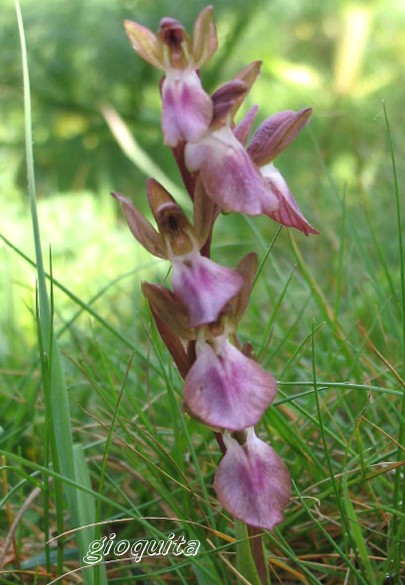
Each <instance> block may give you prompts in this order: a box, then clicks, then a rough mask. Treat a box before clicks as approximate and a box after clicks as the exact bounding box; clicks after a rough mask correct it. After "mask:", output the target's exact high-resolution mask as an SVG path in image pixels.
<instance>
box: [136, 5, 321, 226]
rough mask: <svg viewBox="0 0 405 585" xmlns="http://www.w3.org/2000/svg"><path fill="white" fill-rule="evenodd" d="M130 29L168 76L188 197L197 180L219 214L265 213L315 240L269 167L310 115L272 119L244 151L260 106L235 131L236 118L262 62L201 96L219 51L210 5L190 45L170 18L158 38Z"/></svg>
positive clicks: (142, 51)
mask: <svg viewBox="0 0 405 585" xmlns="http://www.w3.org/2000/svg"><path fill="white" fill-rule="evenodd" d="M125 29H126V32H127V34H128V36H129V39H130V41H131V43H132V46H133V47H134V49H135V51H136V52H137V53H138V54H139V56H140V57H142V58H143V59H145V60H146V61H148V62H149V63H151V64H152V65H153V66H154V67H157V68H158V69H160V70H163V71H164V78H163V81H162V84H161V93H162V104H163V107H162V129H163V134H164V139H165V143H166V144H167V145H168V146H171V147H172V148H173V149H174V151H175V156H176V159H177V162H178V163H179V166H180V169H181V171H182V175H183V179H185V183H186V186H187V187H188V190H189V192H190V194H191V195H192V191H193V190H194V184H195V181H196V177H197V176H198V177H199V178H200V180H201V181H202V183H203V186H204V189H205V191H206V193H207V194H208V196H209V197H210V198H211V199H212V200H213V201H214V203H215V204H216V205H217V207H218V209H219V210H223V211H235V212H240V213H245V214H247V215H253V216H254V215H261V214H265V215H267V216H269V217H271V218H272V219H273V220H275V221H277V222H278V223H281V224H282V225H285V226H288V227H294V228H296V229H298V230H301V231H302V232H303V233H304V234H305V235H308V234H317V233H318V232H317V230H315V229H314V228H313V227H312V226H311V225H310V224H309V223H308V221H307V220H306V219H305V217H304V216H303V215H302V213H301V211H300V210H299V208H298V206H297V203H296V202H295V200H294V198H293V196H292V195H291V193H290V191H289V189H288V187H287V184H286V182H285V181H284V179H283V177H282V176H281V174H280V172H279V171H278V170H277V169H276V167H275V166H274V164H273V162H272V161H273V160H274V158H275V157H276V156H277V155H278V154H280V152H282V151H283V150H284V149H285V148H286V147H287V146H288V145H289V144H290V142H291V141H292V140H293V139H294V138H295V137H296V135H297V134H298V132H299V131H300V130H301V129H302V128H303V126H305V124H306V123H307V122H308V120H309V117H310V115H311V108H305V109H303V110H301V111H299V112H294V111H291V110H287V111H284V112H280V113H278V114H275V115H274V116H271V117H270V118H268V119H267V120H265V121H264V122H263V123H262V124H261V125H260V126H259V127H258V128H257V130H256V132H255V133H254V135H253V137H252V139H251V140H250V142H249V144H248V146H246V143H247V141H248V137H249V134H250V131H251V129H252V125H253V122H254V118H255V115H256V112H257V107H253V108H252V109H251V110H250V111H249V112H248V113H247V115H246V116H245V117H244V118H243V120H242V121H241V122H239V124H238V125H236V124H235V121H234V117H235V114H236V113H237V111H238V109H239V107H240V106H241V104H242V103H243V100H244V99H245V97H246V95H247V94H248V92H249V90H250V88H251V86H252V85H253V83H254V81H255V79H256V78H257V76H258V74H259V72H260V65H261V63H260V62H259V61H256V62H253V63H251V64H250V65H248V66H247V67H245V68H244V69H243V70H242V71H241V72H240V73H239V74H238V75H237V76H236V78H235V79H233V80H232V81H230V82H227V83H225V84H224V85H222V86H221V87H220V88H219V89H217V90H216V91H215V92H214V94H213V95H211V96H209V95H208V94H207V93H206V92H205V91H204V89H203V88H202V85H201V81H200V77H199V73H198V72H199V69H200V68H201V67H202V66H203V65H204V64H205V63H206V62H207V61H208V59H209V58H210V57H211V56H212V55H213V54H214V53H215V51H216V49H217V46H218V41H217V34H216V29H215V25H214V21H213V13H212V7H211V6H208V7H206V8H205V9H204V10H202V12H201V13H200V14H199V15H198V17H197V19H196V21H195V24H194V34H193V39H192V40H191V39H190V36H189V35H188V34H187V32H186V31H185V29H184V27H183V26H182V25H181V24H180V23H179V22H178V21H177V20H174V19H172V18H163V19H162V20H161V22H160V28H159V32H158V34H157V35H155V34H154V33H153V32H151V31H150V30H149V29H147V28H145V27H144V26H142V25H140V24H138V23H136V22H132V21H130V20H127V21H125ZM195 173H198V175H196V174H195ZM190 185H191V186H190Z"/></svg>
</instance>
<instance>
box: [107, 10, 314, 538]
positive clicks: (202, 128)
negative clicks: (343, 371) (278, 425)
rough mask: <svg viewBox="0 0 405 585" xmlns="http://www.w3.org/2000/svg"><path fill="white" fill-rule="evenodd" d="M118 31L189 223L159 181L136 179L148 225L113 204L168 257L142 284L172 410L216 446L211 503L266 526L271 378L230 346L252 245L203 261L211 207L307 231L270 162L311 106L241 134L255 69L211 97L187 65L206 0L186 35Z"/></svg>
mask: <svg viewBox="0 0 405 585" xmlns="http://www.w3.org/2000/svg"><path fill="white" fill-rule="evenodd" d="M125 29H126V32H127V35H128V37H129V39H130V41H131V43H132V46H133V48H134V49H135V51H136V52H137V53H138V55H139V56H140V57H141V58H143V59H144V60H146V61H148V62H149V63H150V64H151V65H153V66H154V67H156V68H158V69H160V70H161V71H162V72H163V78H162V80H161V84H160V92H161V97H162V131H163V137H164V143H165V144H166V145H167V146H169V147H170V148H171V149H172V152H173V155H174V159H175V161H176V163H177V165H178V167H179V170H180V173H181V176H182V179H183V182H184V186H185V188H186V190H187V191H188V193H189V195H190V197H191V199H192V201H193V221H192V222H190V220H189V219H188V218H187V216H186V214H185V213H184V212H183V211H182V209H181V208H180V206H179V205H178V204H177V203H176V201H175V200H174V198H173V197H172V196H171V195H170V193H168V192H167V190H166V189H165V188H164V187H163V186H162V185H161V184H159V183H158V182H157V181H155V180H154V179H149V180H148V182H147V195H148V200H149V205H150V208H151V211H152V214H153V217H154V219H155V221H156V226H157V229H156V228H155V227H154V226H153V225H152V224H151V223H150V222H149V221H148V220H147V219H146V218H145V217H144V216H143V215H142V214H141V213H140V212H139V211H138V209H137V208H136V207H135V205H134V204H133V203H132V201H131V200H130V199H128V198H127V197H124V196H123V195H121V194H118V193H113V196H114V197H115V198H116V199H117V200H118V201H119V202H120V203H121V205H122V207H123V211H124V213H125V216H126V219H127V222H128V225H129V228H130V230H131V232H132V234H133V235H134V237H135V238H136V239H137V240H138V242H139V243H140V244H142V246H144V247H145V248H146V249H147V250H148V251H149V252H150V253H151V254H153V255H154V256H157V257H158V258H162V259H165V260H168V261H169V262H170V263H171V267H172V271H171V286H172V290H170V289H168V288H165V287H163V286H159V285H156V284H151V283H146V282H144V283H143V284H142V290H143V293H144V295H145V297H146V298H147V300H148V302H149V305H150V308H151V312H152V315H153V317H154V319H155V322H156V325H157V328H158V331H159V332H160V334H161V337H162V339H163V341H164V342H165V344H166V346H167V348H168V350H169V352H170V353H171V355H172V357H173V359H174V361H175V363H176V365H177V367H178V369H179V372H180V374H181V375H182V377H183V379H184V409H185V411H186V412H187V413H188V415H190V416H191V417H193V418H195V419H196V420H197V421H199V422H200V423H202V424H204V425H207V426H209V427H211V428H212V429H213V430H214V432H215V435H216V437H217V440H218V443H219V445H220V447H221V449H222V451H223V454H224V455H223V458H222V460H221V462H220V464H219V466H218V469H217V471H216V474H215V479H214V489H215V491H216V494H217V496H218V499H219V501H220V502H221V504H222V506H223V507H224V508H225V509H226V510H227V511H228V512H230V513H231V514H232V515H233V516H234V517H235V518H236V519H238V520H239V521H242V522H244V523H246V524H247V525H248V526H250V527H254V528H256V529H267V530H273V528H274V527H275V526H276V525H277V524H279V523H280V522H281V521H282V519H283V514H284V510H285V508H286V506H287V504H288V502H289V499H290V493H291V488H290V476H289V473H288V471H287V468H286V466H285V464H284V462H283V461H282V460H281V458H280V457H279V456H278V455H277V453H276V452H275V450H274V449H273V448H272V447H270V446H269V445H268V444H266V443H265V442H263V441H262V440H261V439H260V438H259V437H258V436H257V434H256V431H255V427H256V425H257V424H258V423H259V421H260V419H261V418H262V416H263V415H264V413H265V412H266V410H267V409H268V407H269V406H270V405H271V403H272V401H273V400H274V397H275V394H276V392H277V383H276V380H275V378H274V376H273V375H272V374H271V373H270V372H267V371H265V370H264V369H263V368H262V367H261V366H260V365H259V364H258V363H257V361H256V360H255V359H254V357H253V352H252V349H251V346H250V344H245V346H243V347H241V346H240V343H239V341H238V338H237V327H238V323H239V321H240V320H241V318H242V316H243V312H244V311H245V309H246V307H247V305H248V302H249V297H250V293H251V291H252V287H253V282H254V277H255V273H256V268H257V258H256V254H255V253H253V252H252V253H249V254H247V255H246V256H245V257H244V258H242V260H241V261H240V263H239V265H238V266H237V267H236V268H235V269H231V268H228V267H224V266H221V265H219V264H216V263H215V262H213V261H212V260H211V259H210V247H211V239H212V231H213V226H214V223H215V221H216V219H217V217H218V215H219V213H221V212H238V213H244V214H247V215H251V216H257V215H261V214H264V215H267V216H268V217H270V218H271V219H272V220H274V221H276V222H278V223H280V224H282V225H284V226H287V227H292V228H296V229H297V230H300V231H301V232H303V233H304V234H305V235H308V234H317V233H318V232H317V231H316V230H315V229H314V228H313V227H312V226H311V225H310V224H309V222H308V221H307V220H306V219H305V217H304V216H303V214H302V213H301V211H300V209H299V207H298V205H297V203H296V201H295V199H294V198H293V196H292V195H291V193H290V191H289V189H288V186H287V183H286V182H285V180H284V178H283V177H282V175H281V174H280V172H279V171H278V170H277V168H276V167H275V166H274V164H273V160H274V159H275V158H276V156H277V155H278V154H280V152H282V151H283V150H284V149H285V148H286V147H287V146H288V145H289V144H290V142H291V141H292V140H293V139H294V138H295V137H296V135H297V134H298V132H299V131H300V130H301V129H302V128H303V127H304V126H305V125H306V124H307V122H308V120H309V118H310V115H311V108H305V109H303V110H301V111H298V112H295V111H291V110H287V111H284V112H280V113H277V114H275V115H273V116H271V117H270V118H268V119H267V120H265V121H264V122H263V123H262V124H260V125H259V126H258V128H257V129H256V131H255V132H254V134H253V137H252V138H251V140H250V141H248V138H249V135H250V134H251V131H252V127H253V124H254V119H255V116H256V113H257V107H256V106H255V107H253V108H252V109H251V110H250V111H249V112H248V113H247V114H246V115H245V117H244V118H243V119H242V120H241V121H240V122H239V123H236V122H235V116H236V114H237V112H238V110H239V108H240V106H241V105H242V103H243V101H244V99H245V97H246V95H247V94H248V92H249V91H250V89H251V87H252V85H253V83H254V81H255V79H256V78H257V76H258V75H259V73H260V66H261V63H260V62H259V61H256V62H254V63H251V64H250V65H248V66H247V67H245V68H244V69H243V70H242V71H241V72H240V73H239V74H238V75H237V76H236V77H235V78H234V79H233V80H231V81H228V82H227V83H225V84H223V85H222V86H221V87H220V88H218V89H217V90H216V91H215V92H214V93H213V94H212V95H211V96H210V95H208V93H207V92H206V91H205V90H204V89H203V87H202V84H201V80H200V76H199V70H200V68H201V67H202V66H203V65H204V64H205V63H206V62H207V61H208V60H209V59H210V57H211V56H212V55H213V54H214V53H215V51H216V49H217V45H218V42H217V34H216V29H215V24H214V20H213V10H212V7H211V6H208V7H206V8H205V9H204V10H202V12H201V13H200V14H199V15H198V16H197V19H196V21H195V24H194V32H193V37H192V38H190V36H189V35H188V33H187V32H186V30H185V29H184V27H183V26H182V25H181V24H180V23H179V22H178V21H177V20H174V19H172V18H163V19H162V20H161V22H160V27H159V32H158V34H157V35H155V34H154V33H153V32H151V31H150V30H149V29H147V28H145V27H143V26H141V25H140V24H138V23H135V22H132V21H129V20H128V21H125Z"/></svg>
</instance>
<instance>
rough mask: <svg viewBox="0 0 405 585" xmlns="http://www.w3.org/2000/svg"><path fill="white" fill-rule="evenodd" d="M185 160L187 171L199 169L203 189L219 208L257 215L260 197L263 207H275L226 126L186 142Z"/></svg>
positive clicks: (276, 205) (263, 182)
mask: <svg viewBox="0 0 405 585" xmlns="http://www.w3.org/2000/svg"><path fill="white" fill-rule="evenodd" d="M185 161H186V166H187V168H188V170H189V171H190V172H196V171H199V172H200V177H201V180H202V182H203V185H204V188H205V190H206V192H207V193H208V195H209V196H210V197H211V199H213V201H214V202H215V203H216V204H217V205H218V206H219V207H220V208H221V209H223V210H225V211H237V212H240V213H246V214H247V215H260V214H261V213H263V201H265V205H266V209H273V210H274V211H275V210H276V209H277V207H278V201H277V198H276V197H274V195H273V194H272V193H271V191H269V189H268V188H267V186H266V183H265V181H264V180H263V177H262V176H261V174H260V172H259V169H258V168H257V167H256V166H255V164H254V163H253V162H252V161H251V159H250V157H249V155H248V154H247V152H246V151H245V149H244V148H243V146H242V144H241V143H240V142H239V140H238V139H237V138H236V137H235V135H234V134H233V132H232V130H231V128H229V127H228V126H223V127H222V128H220V129H219V130H216V131H214V132H212V133H210V134H208V135H207V136H205V137H204V138H203V139H202V140H201V141H200V142H198V143H196V144H187V145H186V148H185Z"/></svg>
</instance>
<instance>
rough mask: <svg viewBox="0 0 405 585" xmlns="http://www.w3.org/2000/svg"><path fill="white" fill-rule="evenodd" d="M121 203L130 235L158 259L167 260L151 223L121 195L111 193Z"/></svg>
mask: <svg viewBox="0 0 405 585" xmlns="http://www.w3.org/2000/svg"><path fill="white" fill-rule="evenodd" d="M111 195H112V196H113V197H114V198H115V199H118V201H119V202H120V203H121V206H122V209H123V211H124V213H125V217H126V220H127V222H128V227H129V229H130V230H131V232H132V235H133V236H134V237H135V238H136V239H137V240H138V242H139V243H140V244H142V246H143V247H144V248H146V249H147V250H148V252H150V253H151V254H153V255H154V256H157V257H158V258H167V255H166V250H165V246H164V244H163V242H162V239H161V237H160V235H159V234H158V232H157V231H156V230H155V228H154V227H153V226H152V224H151V223H149V221H148V220H147V219H146V217H144V216H143V215H142V213H140V212H139V211H138V210H137V208H136V207H135V205H134V204H133V203H132V201H131V200H130V199H128V197H125V196H124V195H121V193H111Z"/></svg>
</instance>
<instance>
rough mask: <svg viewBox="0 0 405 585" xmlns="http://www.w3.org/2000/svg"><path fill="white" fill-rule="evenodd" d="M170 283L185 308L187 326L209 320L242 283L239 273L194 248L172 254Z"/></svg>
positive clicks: (236, 291)
mask: <svg viewBox="0 0 405 585" xmlns="http://www.w3.org/2000/svg"><path fill="white" fill-rule="evenodd" d="M172 286H173V290H174V292H175V293H176V295H177V296H178V297H179V298H180V299H181V300H182V301H183V303H184V304H185V305H186V307H187V309H188V315H189V322H190V327H198V326H200V325H203V324H205V323H213V322H214V321H216V320H217V319H218V317H219V314H220V312H221V311H222V309H223V308H224V306H225V305H226V303H228V301H230V300H231V298H233V297H234V296H235V295H237V294H238V293H239V291H240V290H241V289H242V287H243V277H242V276H241V275H240V274H239V273H238V272H236V271H234V270H231V269H230V268H226V267H224V266H220V265H219V264H216V263H215V262H213V261H212V260H210V259H209V258H205V257H204V256H201V255H200V254H199V253H198V252H195V253H193V254H191V255H189V256H188V257H187V258H185V259H184V258H183V259H182V258H181V257H179V258H176V257H174V258H173V275H172Z"/></svg>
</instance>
